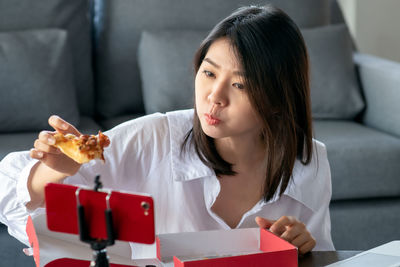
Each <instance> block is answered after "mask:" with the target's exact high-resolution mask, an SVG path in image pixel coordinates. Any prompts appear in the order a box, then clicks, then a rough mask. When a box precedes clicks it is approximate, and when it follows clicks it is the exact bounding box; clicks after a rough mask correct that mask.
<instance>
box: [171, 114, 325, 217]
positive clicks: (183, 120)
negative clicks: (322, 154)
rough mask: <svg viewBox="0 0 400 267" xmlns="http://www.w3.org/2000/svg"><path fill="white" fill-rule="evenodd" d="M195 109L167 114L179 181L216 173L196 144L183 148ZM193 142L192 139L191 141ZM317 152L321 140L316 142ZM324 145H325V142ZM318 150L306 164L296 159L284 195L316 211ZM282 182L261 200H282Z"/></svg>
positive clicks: (175, 172) (172, 151)
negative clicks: (201, 158) (271, 195)
mask: <svg viewBox="0 0 400 267" xmlns="http://www.w3.org/2000/svg"><path fill="white" fill-rule="evenodd" d="M193 115H194V110H193V109H189V110H181V111H173V112H168V113H167V118H168V123H169V130H170V146H171V163H172V175H173V178H174V180H176V181H190V180H193V179H198V178H205V177H210V176H215V172H214V170H212V169H211V168H209V167H208V166H206V165H205V164H204V163H203V162H202V161H201V160H200V158H199V156H198V155H197V153H196V151H195V148H194V146H193V145H189V146H186V149H185V150H184V151H182V149H181V147H182V142H183V140H184V138H185V136H186V134H187V133H188V132H189V130H190V129H191V128H192V126H193V123H192V121H193ZM189 141H190V140H189ZM313 145H314V147H315V151H316V152H318V147H320V146H321V143H319V142H317V141H314V144H313ZM322 146H323V145H322ZM317 154H318V153H314V154H313V157H312V160H311V162H310V164H308V165H303V164H302V163H301V162H300V160H296V161H295V165H294V168H293V172H292V179H291V180H290V182H289V184H288V186H287V188H286V189H285V191H284V193H283V195H286V196H288V197H290V198H293V199H295V200H296V201H298V202H300V203H302V204H303V205H305V206H306V207H308V208H309V209H311V210H312V211H314V212H315V211H317V210H318V208H319V207H320V201H321V200H320V199H316V198H317V196H318V195H320V194H316V192H313V190H316V188H317V189H321V190H322V189H323V184H321V183H323V182H324V181H323V180H324V179H321V177H318V176H319V175H317V171H318V169H319V168H318V164H317V159H316V158H318V156H317ZM279 191H280V185H279V187H278V189H277V193H276V194H275V195H274V197H273V198H272V199H271V200H270V201H268V202H266V203H265V202H263V201H261V202H260V203H263V204H268V203H272V202H275V201H278V200H279V198H280V197H279Z"/></svg>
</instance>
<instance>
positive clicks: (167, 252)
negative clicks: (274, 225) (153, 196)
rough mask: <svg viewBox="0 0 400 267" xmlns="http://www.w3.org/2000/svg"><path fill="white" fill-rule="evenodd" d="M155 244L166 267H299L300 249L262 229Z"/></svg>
mask: <svg viewBox="0 0 400 267" xmlns="http://www.w3.org/2000/svg"><path fill="white" fill-rule="evenodd" d="M156 242H157V257H158V259H159V260H160V261H161V262H162V263H163V264H164V266H174V267H200V266H201V267H217V266H218V267H219V266H229V267H242V266H251V267H257V266H274V267H280V266H282V267H297V266H298V255H297V253H298V252H297V248H296V247H295V246H293V245H292V244H290V243H289V242H287V241H285V240H283V239H281V238H279V237H278V236H276V235H274V234H272V233H271V232H270V231H268V230H265V229H260V228H247V229H232V230H215V231H202V232H191V233H176V234H162V235H159V236H158V237H157V238H156ZM172 262H173V265H172Z"/></svg>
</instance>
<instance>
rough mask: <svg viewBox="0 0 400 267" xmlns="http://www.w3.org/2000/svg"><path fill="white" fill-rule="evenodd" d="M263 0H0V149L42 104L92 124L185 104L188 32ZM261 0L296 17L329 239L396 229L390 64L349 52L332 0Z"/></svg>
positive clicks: (393, 71) (40, 114)
mask: <svg viewBox="0 0 400 267" xmlns="http://www.w3.org/2000/svg"><path fill="white" fill-rule="evenodd" d="M266 2H267V1H260V0H259V1H245V0H234V1H233V0H229V1H228V0H218V1H215V0H205V1H196V0H190V1H189V0H185V1H183V0H168V1H165V0H146V1H139V0H112V1H106V0H90V1H89V0H74V1H68V0H42V1H39V2H38V1H30V0H0V18H1V20H0V51H2V50H3V51H5V52H6V53H0V99H1V100H0V111H1V112H0V159H1V158H3V157H4V156H5V155H6V154H8V153H9V152H11V151H17V150H27V149H29V148H30V147H31V146H32V144H33V141H34V139H35V138H36V136H37V134H38V131H39V130H40V129H43V128H46V127H48V126H46V124H47V117H48V116H49V115H50V114H53V113H56V114H59V115H61V116H63V117H64V118H67V119H68V120H69V121H71V122H73V123H75V124H76V125H77V126H78V128H79V129H80V130H81V131H82V132H84V133H95V132H97V130H98V129H103V130H106V129H109V128H111V127H113V126H115V125H117V124H119V123H121V122H123V121H126V120H128V119H133V118H136V117H139V116H142V115H144V114H146V113H151V112H155V111H160V112H165V111H168V110H173V109H178V108H186V107H190V106H191V105H192V85H191V83H192V79H191V78H190V77H192V76H191V65H190V63H191V56H192V53H193V52H194V49H195V48H196V46H197V45H198V42H199V41H200V40H201V38H202V37H204V35H205V34H206V33H207V31H208V30H209V29H210V28H211V27H212V26H213V25H214V24H215V23H216V22H217V21H218V20H220V19H221V18H223V17H225V16H226V15H228V14H229V13H230V12H231V11H233V10H234V9H236V8H237V7H239V6H242V5H248V4H260V3H266ZM269 2H271V3H273V4H275V5H277V6H278V7H281V8H282V9H283V10H285V11H286V12H287V13H288V14H289V15H290V16H291V17H292V18H293V19H294V20H295V21H296V23H297V24H298V25H299V27H300V28H301V30H302V32H303V35H304V37H305V40H306V43H307V46H308V47H309V52H310V59H311V72H312V73H311V76H312V84H311V85H312V105H313V106H312V110H313V117H314V130H315V137H316V138H317V139H319V140H321V141H322V142H324V143H325V144H326V146H327V150H328V156H329V160H330V164H331V170H332V184H333V196H332V202H331V219H332V236H333V240H334V243H335V246H336V248H337V249H357V250H363V249H368V248H371V247H373V246H377V245H379V244H381V243H384V242H388V241H390V240H394V239H400V229H399V228H398V227H397V225H398V222H399V221H400V212H399V211H400V179H399V178H400V176H399V173H400V164H399V162H398V161H399V160H400V121H399V119H398V114H400V108H399V105H398V104H397V102H398V100H400V64H399V63H394V62H390V61H387V60H383V59H379V58H376V57H372V56H368V55H363V54H359V53H355V52H353V46H352V41H351V38H350V36H349V34H348V31H347V28H346V26H345V24H343V22H344V20H343V17H342V14H341V12H340V9H339V7H338V5H337V3H336V1H334V0H302V1H298V0H270V1H269ZM166 52H168V53H166ZM6 58H7V64H5V63H4V62H5V59H6ZM10 58H11V59H10ZM171 62H177V63H181V64H176V66H175V65H172V64H173V63H171ZM50 102H51V103H52V104H49V103H50ZM0 237H1V238H0V254H2V253H4V251H5V250H4V249H3V248H4V247H6V246H9V244H11V243H9V242H15V241H13V240H12V238H8V237H7V233H6V228H5V227H4V226H0ZM16 244H17V243H16ZM16 247H18V249H20V248H21V246H20V245H16ZM0 256H1V257H2V259H3V258H5V257H6V256H5V255H0ZM10 260H11V259H10ZM12 260H13V262H14V260H15V259H12ZM22 260H26V259H22ZM17 265H18V264H17V263H14V266H17ZM7 266H13V265H12V263H10V265H7Z"/></svg>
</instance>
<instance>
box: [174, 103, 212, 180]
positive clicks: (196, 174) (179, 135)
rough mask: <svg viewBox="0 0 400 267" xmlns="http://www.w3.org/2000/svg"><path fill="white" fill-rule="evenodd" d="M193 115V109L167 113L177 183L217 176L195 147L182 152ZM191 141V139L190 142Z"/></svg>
mask: <svg viewBox="0 0 400 267" xmlns="http://www.w3.org/2000/svg"><path fill="white" fill-rule="evenodd" d="M193 115H194V110H193V109H188V110H180V111H173V112H167V118H168V124H169V131H170V146H171V165H172V176H173V178H174V180H176V181H188V180H193V179H198V178H204V177H210V176H215V172H214V170H212V169H210V168H209V167H208V166H206V165H205V164H204V163H203V162H202V161H201V160H200V158H199V156H198V155H197V153H196V151H195V148H194V146H193V145H188V146H186V147H185V149H184V150H183V151H182V142H183V140H184V139H185V136H186V134H187V133H188V132H189V131H190V129H192V126H193ZM190 140H191V137H190V139H189V142H190ZM189 144H190V143H189Z"/></svg>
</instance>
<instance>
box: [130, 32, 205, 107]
mask: <svg viewBox="0 0 400 267" xmlns="http://www.w3.org/2000/svg"><path fill="white" fill-rule="evenodd" d="M206 36H207V32H196V31H164V32H146V31H145V32H143V34H142V38H141V41H140V44H139V51H138V63H139V68H140V73H141V78H142V88H143V101H144V106H145V112H146V113H154V112H157V111H159V112H167V111H171V110H177V109H186V108H192V107H193V104H194V86H193V85H194V75H195V74H194V70H193V64H192V59H193V55H194V53H195V52H196V49H197V48H198V47H199V46H200V43H201V41H202V40H203V38H205V37H206Z"/></svg>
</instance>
